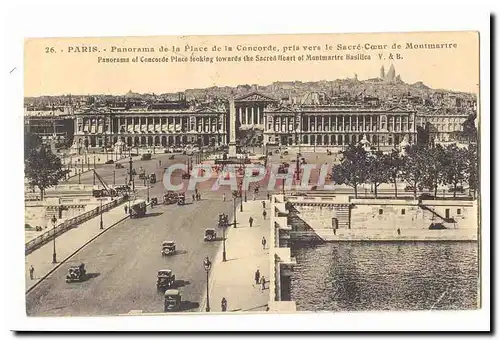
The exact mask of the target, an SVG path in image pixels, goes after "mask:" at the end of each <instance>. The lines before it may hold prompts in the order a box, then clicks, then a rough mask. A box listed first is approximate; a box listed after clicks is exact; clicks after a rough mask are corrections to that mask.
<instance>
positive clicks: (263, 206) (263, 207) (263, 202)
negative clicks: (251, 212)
mask: <svg viewBox="0 0 500 341" xmlns="http://www.w3.org/2000/svg"><path fill="white" fill-rule="evenodd" d="M262 209H264V210H265V209H266V202H265V201H264V200H262Z"/></svg>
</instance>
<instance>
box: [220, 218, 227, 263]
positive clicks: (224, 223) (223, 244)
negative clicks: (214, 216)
mask: <svg viewBox="0 0 500 341" xmlns="http://www.w3.org/2000/svg"><path fill="white" fill-rule="evenodd" d="M228 224H229V222H228V221H227V220H223V219H222V216H221V215H219V225H220V226H222V261H223V262H225V261H227V259H226V228H227V225H228Z"/></svg>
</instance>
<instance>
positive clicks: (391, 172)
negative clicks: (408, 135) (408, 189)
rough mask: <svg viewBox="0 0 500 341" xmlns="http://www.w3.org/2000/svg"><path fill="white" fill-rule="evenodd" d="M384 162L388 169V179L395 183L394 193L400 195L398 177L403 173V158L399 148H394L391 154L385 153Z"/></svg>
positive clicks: (396, 195)
mask: <svg viewBox="0 0 500 341" xmlns="http://www.w3.org/2000/svg"><path fill="white" fill-rule="evenodd" d="M382 162H383V164H384V167H385V169H386V172H387V173H386V174H387V178H388V181H390V182H392V183H393V184H394V195H395V198H396V199H397V197H398V179H399V176H400V175H401V170H402V167H403V159H402V158H401V156H400V155H399V152H398V151H397V150H393V151H392V152H391V153H390V154H384V156H383V161H382Z"/></svg>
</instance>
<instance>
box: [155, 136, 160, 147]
mask: <svg viewBox="0 0 500 341" xmlns="http://www.w3.org/2000/svg"><path fill="white" fill-rule="evenodd" d="M159 145H160V137H159V136H155V146H159Z"/></svg>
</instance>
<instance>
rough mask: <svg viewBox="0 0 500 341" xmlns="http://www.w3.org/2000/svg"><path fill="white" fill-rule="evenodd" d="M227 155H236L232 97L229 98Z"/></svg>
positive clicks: (234, 113) (234, 114) (234, 112)
mask: <svg viewBox="0 0 500 341" xmlns="http://www.w3.org/2000/svg"><path fill="white" fill-rule="evenodd" d="M228 156H229V157H236V107H235V105H234V98H233V97H231V98H230V99H229V153H228Z"/></svg>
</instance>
